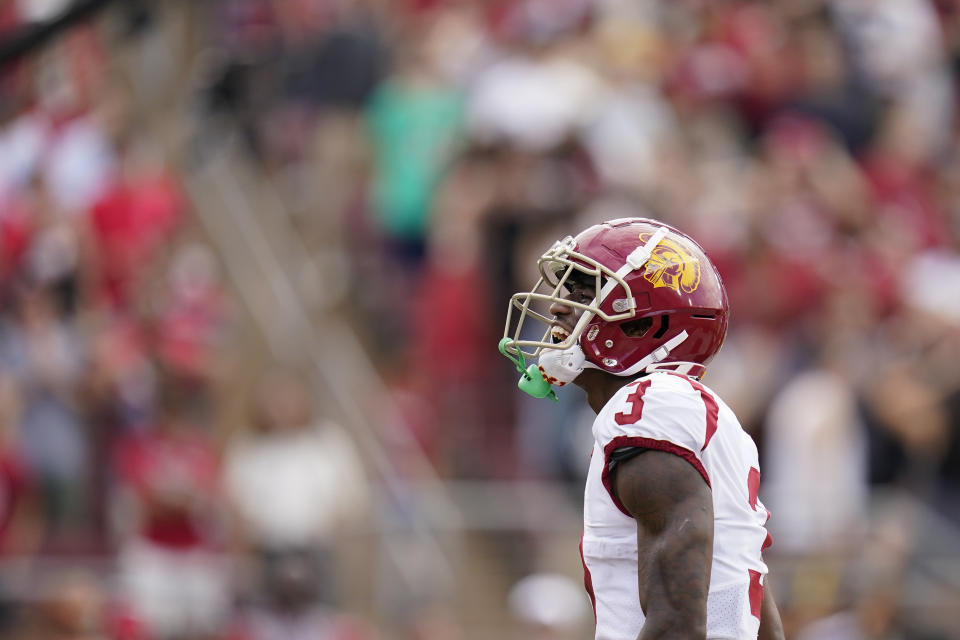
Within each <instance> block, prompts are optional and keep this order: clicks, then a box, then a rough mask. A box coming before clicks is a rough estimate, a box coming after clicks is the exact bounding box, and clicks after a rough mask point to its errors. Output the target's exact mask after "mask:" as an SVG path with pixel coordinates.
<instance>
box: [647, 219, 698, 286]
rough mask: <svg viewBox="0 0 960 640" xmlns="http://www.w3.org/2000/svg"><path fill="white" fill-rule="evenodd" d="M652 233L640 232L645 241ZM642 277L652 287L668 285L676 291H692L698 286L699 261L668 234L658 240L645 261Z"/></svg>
mask: <svg viewBox="0 0 960 640" xmlns="http://www.w3.org/2000/svg"><path fill="white" fill-rule="evenodd" d="M652 235H653V234H652V233H649V232H643V233H641V234H640V242H646V241H647V240H649V239H650V237H651V236H652ZM643 277H644V279H645V280H647V281H648V282H649V283H650V284H652V285H653V288H654V289H657V288H659V287H669V288H671V289H673V290H674V291H676V292H677V293H680V292H683V293H693V292H694V291H696V290H697V288H698V287H699V286H700V261H699V260H697V258H696V256H694V255H693V254H691V253H690V252H689V251H688V250H687V249H686V248H685V247H684V246H683V245H682V244H680V243H679V242H677V241H675V240H674V239H673V238H671V237H670V236H667V237H665V238H664V239H663V240H661V241H660V244H658V245H657V247H656V248H655V249H654V250H653V253H652V254H651V255H650V260H648V261H647V264H646V267H645V268H644V271H643Z"/></svg>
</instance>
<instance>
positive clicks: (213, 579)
mask: <svg viewBox="0 0 960 640" xmlns="http://www.w3.org/2000/svg"><path fill="white" fill-rule="evenodd" d="M161 387H162V389H161V392H160V399H159V404H160V410H159V415H158V418H157V422H156V425H155V426H154V427H152V428H150V429H148V430H146V431H144V432H142V433H137V434H133V435H131V436H128V437H126V438H124V439H122V440H121V441H120V442H119V443H118V446H117V449H116V452H115V459H114V465H115V472H116V475H117V480H118V484H119V487H118V489H119V491H118V498H117V500H118V501H117V503H116V505H115V506H116V507H118V508H117V512H118V513H120V514H121V515H123V516H125V517H123V518H122V519H120V527H119V528H120V529H121V531H120V534H121V543H120V571H121V581H122V583H123V586H124V592H125V593H127V594H128V595H129V598H130V605H131V607H132V608H133V610H134V612H135V613H136V615H137V616H139V617H140V618H142V619H143V620H144V622H145V623H146V626H147V628H148V629H149V630H150V632H151V634H152V635H155V636H157V637H161V638H168V637H181V636H187V635H189V636H190V637H196V636H200V637H204V634H212V633H214V632H216V630H217V629H218V628H219V626H220V625H221V624H222V621H223V619H224V617H225V616H226V614H227V607H228V604H229V602H228V588H227V584H226V575H225V567H224V564H223V560H222V555H221V553H220V544H219V536H218V531H219V529H220V527H219V524H220V522H219V518H218V515H219V514H220V512H221V506H220V502H219V490H218V482H217V478H218V476H219V463H218V459H217V455H216V453H215V450H214V447H213V444H212V442H211V441H210V438H208V437H207V435H206V433H205V432H204V431H203V430H202V429H201V425H200V424H198V421H197V419H196V416H195V413H196V409H197V408H198V407H202V406H203V401H204V396H203V392H202V391H197V390H190V389H185V388H183V385H180V384H178V383H176V382H175V381H169V380H168V381H165V382H163V383H162V384H161ZM191 634H192V635H191Z"/></svg>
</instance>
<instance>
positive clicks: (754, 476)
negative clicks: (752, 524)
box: [747, 467, 769, 519]
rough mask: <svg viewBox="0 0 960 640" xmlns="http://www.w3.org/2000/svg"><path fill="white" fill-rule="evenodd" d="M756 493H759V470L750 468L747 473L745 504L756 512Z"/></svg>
mask: <svg viewBox="0 0 960 640" xmlns="http://www.w3.org/2000/svg"><path fill="white" fill-rule="evenodd" d="M758 493H760V470H759V469H756V468H754V467H750V471H748V472H747V502H749V503H750V508H751V509H753V510H754V511H756V510H757V494H758ZM768 519H769V518H768Z"/></svg>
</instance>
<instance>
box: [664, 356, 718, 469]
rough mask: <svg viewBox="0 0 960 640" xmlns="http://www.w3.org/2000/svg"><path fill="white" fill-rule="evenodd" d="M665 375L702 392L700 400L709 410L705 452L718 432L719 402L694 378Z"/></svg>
mask: <svg viewBox="0 0 960 640" xmlns="http://www.w3.org/2000/svg"><path fill="white" fill-rule="evenodd" d="M665 373H668V374H670V375H671V376H676V377H678V378H682V379H684V380H686V381H687V382H689V383H690V386H691V387H693V388H694V389H695V390H697V391H699V392H700V398H701V399H702V400H703V406H704V407H705V408H706V410H707V430H706V434H705V435H704V437H703V446H702V447H700V451H703V450H704V449H706V448H707V445H708V444H710V438H712V437H713V434H715V433H716V432H717V419H718V418H719V417H720V405H718V404H717V400H716V398H714V397H713V394H711V393H710V392H709V391H707V388H706V387H705V386H703V385H702V384H700V383H699V382H697V381H696V380H694V379H693V378H690V377H687V376H685V375H682V374H679V373H674V372H673V371H667V372H665Z"/></svg>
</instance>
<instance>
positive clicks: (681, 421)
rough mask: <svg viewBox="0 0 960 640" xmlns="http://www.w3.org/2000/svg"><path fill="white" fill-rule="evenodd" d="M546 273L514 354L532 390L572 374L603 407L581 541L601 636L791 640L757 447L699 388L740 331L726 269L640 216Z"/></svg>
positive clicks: (510, 317) (600, 233)
mask: <svg viewBox="0 0 960 640" xmlns="http://www.w3.org/2000/svg"><path fill="white" fill-rule="evenodd" d="M538 266H539V270H540V279H539V281H538V282H537V284H536V286H535V287H534V288H533V290H532V291H530V292H526V293H517V294H515V295H514V296H513V297H512V298H511V301H510V310H509V312H508V314H507V326H506V330H505V335H504V338H503V339H502V340H501V342H500V350H501V352H502V353H503V354H504V355H506V356H507V357H509V358H510V359H511V360H513V361H514V363H515V364H516V365H517V368H518V369H519V370H520V372H521V374H522V376H521V379H520V385H519V386H520V388H521V389H523V390H524V391H527V392H528V393H531V394H532V395H534V396H537V397H553V398H555V397H556V396H555V392H554V387H561V386H564V385H566V384H569V383H573V384H575V385H577V386H579V387H581V388H582V389H583V390H584V391H586V399H587V403H588V404H589V405H590V407H591V408H592V409H593V410H594V411H595V412H596V413H597V418H596V420H595V421H594V423H593V437H594V445H593V453H592V457H591V461H590V469H589V473H588V476H587V482H586V489H585V501H584V530H583V537H582V539H581V544H580V552H581V556H582V559H583V566H584V583H585V586H586V589H587V592H588V594H589V596H590V600H591V602H592V604H593V608H594V614H595V617H596V638H597V639H598V640H599V639H601V638H602V639H604V640H635V639H636V638H641V639H643V638H699V639H702V638H738V639H739V638H757V637H758V635H759V637H760V638H782V637H783V629H782V624H781V622H780V615H779V613H778V611H777V607H776V605H775V604H774V601H773V597H772V595H771V593H770V591H769V589H765V588H764V587H765V578H766V575H767V566H766V564H764V561H763V558H762V556H761V551H762V550H763V549H765V548H766V547H767V546H768V545H769V544H770V536H769V535H768V534H767V531H766V529H765V528H764V525H765V524H766V521H767V519H768V517H769V514H768V512H767V510H766V509H765V508H764V506H763V504H762V503H761V502H760V500H759V499H758V498H757V491H758V488H759V484H760V466H759V463H758V460H757V448H756V446H755V444H754V442H753V440H752V439H751V438H750V436H749V435H747V434H746V433H745V432H744V431H743V429H742V428H741V426H740V423H739V422H738V421H737V418H736V416H735V415H734V414H733V412H732V411H731V410H730V409H729V408H728V407H727V405H725V404H724V403H723V401H722V400H721V399H720V398H718V397H717V396H716V394H714V393H713V391H711V390H710V389H709V388H707V387H706V386H705V385H704V384H703V383H701V382H700V378H701V376H702V375H703V373H704V369H705V365H706V364H707V363H708V362H709V361H710V359H711V358H712V357H713V355H714V354H715V353H716V352H717V351H718V350H719V349H720V346H721V344H723V340H724V337H725V335H726V331H727V313H728V306H727V295H726V291H725V290H724V287H723V283H722V282H721V280H720V276H719V274H718V273H717V271H716V269H715V268H714V266H713V264H711V262H710V260H709V259H708V258H707V256H706V255H705V253H704V251H703V249H702V248H701V247H700V246H699V245H698V244H697V243H696V242H694V241H693V240H692V239H691V238H690V237H689V236H687V235H685V234H684V233H682V232H680V231H678V230H677V229H675V228H673V227H670V226H668V225H666V224H663V223H661V222H658V221H656V220H650V219H645V218H626V219H620V220H612V221H610V222H605V223H603V224H598V225H594V226H592V227H590V228H589V229H586V230H585V231H583V232H582V233H580V234H579V235H577V236H576V237H567V238H565V239H563V240H561V241H559V242H557V243H556V244H554V246H553V247H552V248H550V249H549V250H548V251H547V252H546V253H544V254H543V256H542V257H541V258H540V260H539V262H538ZM528 320H536V321H539V322H541V323H543V326H542V327H541V328H542V331H543V333H542V335H541V334H540V332H539V331H537V332H536V334H535V335H534V336H531V335H530V327H529V324H530V323H528V322H527V321H528ZM537 336H539V337H537Z"/></svg>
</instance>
